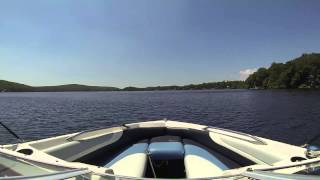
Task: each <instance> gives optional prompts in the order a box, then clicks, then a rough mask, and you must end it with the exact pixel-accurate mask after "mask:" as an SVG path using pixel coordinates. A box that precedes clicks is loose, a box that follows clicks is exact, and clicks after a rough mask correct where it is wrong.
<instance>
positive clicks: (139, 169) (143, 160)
mask: <svg viewBox="0 0 320 180" xmlns="http://www.w3.org/2000/svg"><path fill="white" fill-rule="evenodd" d="M147 148H148V143H137V144H134V145H132V146H131V147H129V148H128V149H126V150H125V151H123V152H122V153H121V154H119V155H118V156H116V157H115V158H114V159H113V160H112V161H110V162H109V163H108V164H106V165H105V167H107V168H111V169H112V170H113V171H114V174H116V175H123V176H131V177H143V176H144V174H145V170H146V167H147V166H146V165H147V154H146V151H147Z"/></svg>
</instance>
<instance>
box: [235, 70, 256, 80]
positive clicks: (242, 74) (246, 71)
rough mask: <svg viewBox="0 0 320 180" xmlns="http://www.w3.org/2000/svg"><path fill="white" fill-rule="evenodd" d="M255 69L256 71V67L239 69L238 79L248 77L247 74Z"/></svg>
mask: <svg viewBox="0 0 320 180" xmlns="http://www.w3.org/2000/svg"><path fill="white" fill-rule="evenodd" d="M256 71H257V68H253V69H245V70H241V71H240V72H239V74H240V79H241V80H245V79H247V78H248V76H249V75H250V74H253V73H254V72H256Z"/></svg>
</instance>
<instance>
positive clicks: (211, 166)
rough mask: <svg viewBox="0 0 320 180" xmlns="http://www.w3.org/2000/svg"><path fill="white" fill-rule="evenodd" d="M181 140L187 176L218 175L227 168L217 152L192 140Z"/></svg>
mask: <svg viewBox="0 0 320 180" xmlns="http://www.w3.org/2000/svg"><path fill="white" fill-rule="evenodd" d="M183 142H184V150H185V157H184V164H185V169H186V176H187V178H203V177H214V176H220V175H222V173H223V171H224V170H227V169H229V168H228V167H227V166H226V165H225V164H224V163H223V162H222V161H221V157H219V155H218V154H214V153H212V152H211V150H209V149H207V148H206V147H204V146H202V145H200V144H198V143H196V142H194V141H192V140H188V139H183Z"/></svg>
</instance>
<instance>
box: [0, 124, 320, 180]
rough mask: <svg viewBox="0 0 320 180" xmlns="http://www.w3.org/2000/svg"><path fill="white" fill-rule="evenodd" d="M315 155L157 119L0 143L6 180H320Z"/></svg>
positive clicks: (318, 157) (236, 134) (275, 143)
mask: <svg viewBox="0 0 320 180" xmlns="http://www.w3.org/2000/svg"><path fill="white" fill-rule="evenodd" d="M56 128H59V126H57V127H56ZM11 132H12V131H11ZM15 136H16V137H17V135H15ZM313 152H318V150H317V149H316V148H313V150H310V149H306V148H303V147H299V146H293V145H289V144H285V143H282V142H278V141H273V140H269V139H265V138H261V137H257V136H253V135H249V134H245V133H241V132H236V131H231V130H227V129H221V128H217V127H210V126H206V125H199V124H192V123H185V122H177V121H169V120H157V121H148V122H138V123H131V124H123V125H119V126H113V127H109V128H105V129H98V130H92V131H83V132H79V133H72V134H67V135H63V136H57V137H52V138H47V139H43V140H37V141H31V142H25V143H20V144H12V145H3V146H0V166H1V167H6V168H3V169H2V170H1V172H0V175H1V176H3V177H0V179H5V178H11V179H12V178H18V177H19V179H23V178H25V179H32V178H40V179H41V178H42V179H67V178H71V177H79V179H80V177H82V179H121V180H122V179H125V180H128V179H130V180H134V179H145V178H149V179H151V178H152V179H157V178H169V179H179V178H180V179H181V178H183V179H200V178H201V179H218V178H221V179H222V178H223V179H225V178H228V179H269V180H275V179H317V178H318V179H319V176H317V177H316V176H314V174H316V173H319V167H320V166H319V163H320V155H319V154H317V153H313ZM311 174H312V175H311ZM4 176H15V177H4ZM23 176H24V177H23ZM21 177H22V178H21ZM75 179H77V178H75Z"/></svg>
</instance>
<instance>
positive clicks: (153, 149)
mask: <svg viewBox="0 0 320 180" xmlns="http://www.w3.org/2000/svg"><path fill="white" fill-rule="evenodd" d="M148 153H149V155H150V157H151V158H152V160H174V159H183V157H184V148H183V145H182V143H181V138H180V137H177V136H159V137H155V138H152V139H151V140H150V145H149V147H148Z"/></svg>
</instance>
